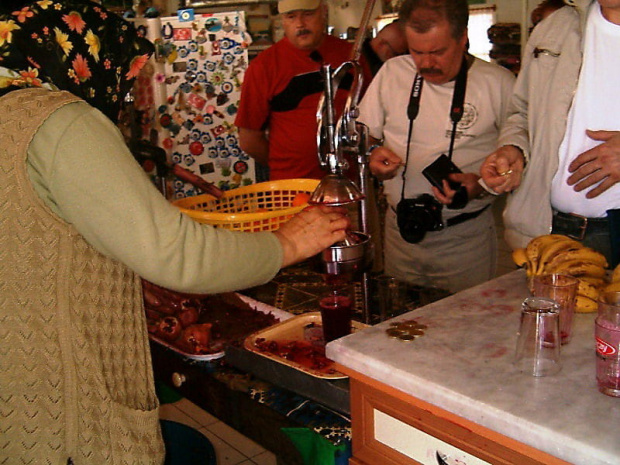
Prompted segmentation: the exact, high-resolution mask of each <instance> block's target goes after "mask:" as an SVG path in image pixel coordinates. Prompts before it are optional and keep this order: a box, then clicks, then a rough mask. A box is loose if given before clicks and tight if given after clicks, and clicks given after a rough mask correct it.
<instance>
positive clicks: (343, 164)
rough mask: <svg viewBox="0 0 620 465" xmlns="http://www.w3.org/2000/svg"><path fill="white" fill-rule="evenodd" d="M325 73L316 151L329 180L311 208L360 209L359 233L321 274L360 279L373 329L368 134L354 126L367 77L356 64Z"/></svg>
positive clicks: (329, 256) (327, 254) (326, 255)
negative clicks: (341, 93) (337, 101)
mask: <svg viewBox="0 0 620 465" xmlns="http://www.w3.org/2000/svg"><path fill="white" fill-rule="evenodd" d="M349 72H352V73H353V76H354V79H353V84H352V87H351V91H350V93H349V96H348V98H347V101H346V104H345V107H344V110H343V112H342V115H341V116H340V117H339V118H338V119H337V120H336V116H335V110H334V96H335V94H336V91H337V89H338V86H339V84H340V81H341V80H342V78H343V77H344V76H345V75H346V74H347V73H349ZM322 73H323V77H324V83H325V91H324V93H323V95H322V96H321V100H320V103H319V107H318V112H317V120H318V130H317V146H318V157H319V162H320V164H321V167H322V168H324V169H325V170H326V171H328V174H327V175H326V176H325V177H324V178H323V179H322V180H321V182H320V183H319V185H318V186H317V188H316V190H315V191H314V192H313V194H312V196H311V198H310V200H309V203H310V204H314V205H319V204H320V205H332V206H343V205H349V204H352V203H357V205H358V214H359V223H360V228H361V231H349V232H348V233H347V237H346V239H345V240H344V241H341V242H338V243H336V244H334V245H332V246H331V247H329V248H327V249H325V250H324V251H323V252H322V253H321V257H320V262H321V268H322V270H321V271H322V272H323V273H325V274H326V275H328V280H329V277H331V278H335V277H337V276H346V277H351V278H353V277H361V283H362V291H363V308H362V313H363V319H364V322H366V323H369V322H370V315H369V308H368V296H369V292H368V269H369V268H370V265H371V263H372V259H373V247H372V242H371V240H370V239H371V236H370V234H369V224H368V208H367V199H366V195H367V191H368V182H369V173H368V154H367V150H368V128H367V127H366V126H365V125H363V124H361V123H358V122H357V121H356V118H357V116H358V114H359V111H358V108H357V104H358V101H359V97H360V94H361V89H362V84H363V82H362V81H363V75H362V72H361V67H360V64H359V62H358V61H356V60H353V61H347V62H345V63H343V64H342V65H340V66H339V67H338V68H337V69H336V70H335V71H333V72H332V70H331V67H330V65H323V68H322ZM345 153H346V154H348V156H349V159H350V160H352V161H354V162H355V165H356V167H357V173H356V177H357V179H356V181H357V184H356V183H355V182H353V181H352V180H351V179H349V178H348V177H347V176H346V174H345V173H346V172H347V170H348V168H349V162H348V161H347V159H346V157H345ZM333 281H337V279H333Z"/></svg>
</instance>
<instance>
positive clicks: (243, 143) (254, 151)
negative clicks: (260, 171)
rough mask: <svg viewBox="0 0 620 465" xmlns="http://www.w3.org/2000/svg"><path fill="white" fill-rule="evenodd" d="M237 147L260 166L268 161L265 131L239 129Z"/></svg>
mask: <svg viewBox="0 0 620 465" xmlns="http://www.w3.org/2000/svg"><path fill="white" fill-rule="evenodd" d="M239 146H240V147H241V150H243V151H244V152H245V153H247V154H248V155H249V156H251V157H252V158H254V160H256V161H257V162H258V163H260V164H261V165H265V166H267V164H268V161H269V141H268V140H267V137H266V134H265V131H261V130H255V129H247V128H239Z"/></svg>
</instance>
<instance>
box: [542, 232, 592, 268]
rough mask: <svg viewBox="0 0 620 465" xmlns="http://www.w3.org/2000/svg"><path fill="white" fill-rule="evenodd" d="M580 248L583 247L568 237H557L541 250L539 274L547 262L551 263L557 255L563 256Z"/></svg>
mask: <svg viewBox="0 0 620 465" xmlns="http://www.w3.org/2000/svg"><path fill="white" fill-rule="evenodd" d="M582 247H583V245H582V244H581V243H580V242H577V241H576V240H574V239H571V238H570V237H568V236H561V237H559V238H558V239H556V240H555V241H553V242H552V243H550V244H548V245H547V246H546V247H545V248H543V249H542V250H541V252H540V258H539V259H538V264H539V270H540V272H541V273H542V272H544V270H545V268H546V267H547V266H548V264H549V262H551V261H552V260H553V259H554V258H556V257H557V256H558V255H559V254H564V253H566V252H567V251H571V250H576V249H580V248H582Z"/></svg>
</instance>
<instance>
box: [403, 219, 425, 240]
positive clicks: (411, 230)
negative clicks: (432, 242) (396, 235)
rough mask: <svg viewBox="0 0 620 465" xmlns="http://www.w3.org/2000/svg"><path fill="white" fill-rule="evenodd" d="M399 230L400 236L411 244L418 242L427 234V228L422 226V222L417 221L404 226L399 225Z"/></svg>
mask: <svg viewBox="0 0 620 465" xmlns="http://www.w3.org/2000/svg"><path fill="white" fill-rule="evenodd" d="M398 230H399V231H400V237H402V238H403V240H404V241H406V242H409V243H410V244H417V243H418V242H420V241H421V240H422V239H424V236H426V229H424V228H422V227H421V225H420V223H418V222H416V221H413V222H409V223H407V224H405V225H404V227H401V226H399V227H398Z"/></svg>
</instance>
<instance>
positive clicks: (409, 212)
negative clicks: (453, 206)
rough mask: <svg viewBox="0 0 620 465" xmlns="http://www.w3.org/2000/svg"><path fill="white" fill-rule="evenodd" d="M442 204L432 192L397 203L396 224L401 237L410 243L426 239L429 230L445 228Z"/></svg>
mask: <svg viewBox="0 0 620 465" xmlns="http://www.w3.org/2000/svg"><path fill="white" fill-rule="evenodd" d="M442 207H443V206H442V205H441V204H440V203H439V202H438V201H437V199H436V198H435V197H433V196H432V195H430V194H422V195H420V196H418V197H416V198H415V199H402V200H401V201H400V202H398V205H396V224H398V229H399V231H400V235H401V237H402V238H403V239H404V240H405V241H407V242H409V243H410V244H416V243H418V242H420V241H421V240H422V239H424V236H425V235H426V232H427V231H439V230H441V229H443V220H442V218H441V210H442Z"/></svg>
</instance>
